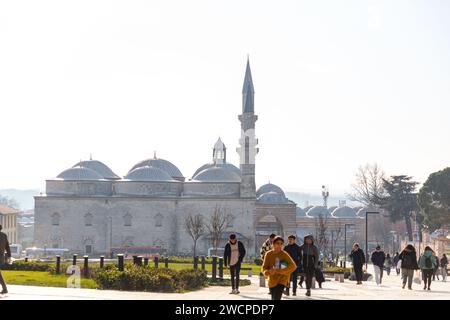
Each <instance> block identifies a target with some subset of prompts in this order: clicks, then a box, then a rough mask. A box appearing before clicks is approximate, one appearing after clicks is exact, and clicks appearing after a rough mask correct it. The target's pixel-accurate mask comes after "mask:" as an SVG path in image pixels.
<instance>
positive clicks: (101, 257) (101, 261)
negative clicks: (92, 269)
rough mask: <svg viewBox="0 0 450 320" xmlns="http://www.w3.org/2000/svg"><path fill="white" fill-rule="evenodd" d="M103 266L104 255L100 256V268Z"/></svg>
mask: <svg viewBox="0 0 450 320" xmlns="http://www.w3.org/2000/svg"><path fill="white" fill-rule="evenodd" d="M104 266H105V256H100V269H103V267H104Z"/></svg>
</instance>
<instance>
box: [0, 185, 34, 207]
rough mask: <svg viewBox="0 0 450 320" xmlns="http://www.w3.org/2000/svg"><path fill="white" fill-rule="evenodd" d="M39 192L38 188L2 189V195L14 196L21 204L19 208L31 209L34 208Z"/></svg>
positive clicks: (0, 192)
mask: <svg viewBox="0 0 450 320" xmlns="http://www.w3.org/2000/svg"><path fill="white" fill-rule="evenodd" d="M38 194H39V190H38V189H30V190H18V189H0V195H2V196H4V197H8V198H12V199H14V200H16V201H17V203H18V204H19V209H21V210H30V209H33V208H34V198H33V196H36V195H38Z"/></svg>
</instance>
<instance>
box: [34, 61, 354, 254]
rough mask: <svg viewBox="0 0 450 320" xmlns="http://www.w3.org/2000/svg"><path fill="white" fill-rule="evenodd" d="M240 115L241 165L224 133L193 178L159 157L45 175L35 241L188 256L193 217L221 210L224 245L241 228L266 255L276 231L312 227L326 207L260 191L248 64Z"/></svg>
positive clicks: (207, 244)
mask: <svg viewBox="0 0 450 320" xmlns="http://www.w3.org/2000/svg"><path fill="white" fill-rule="evenodd" d="M238 119H239V121H240V123H241V134H240V139H239V147H238V148H237V151H238V153H239V157H240V164H239V165H238V166H236V165H233V164H231V163H229V162H227V157H226V155H227V148H226V147H225V144H224V143H223V142H222V141H221V140H220V138H219V140H218V141H217V142H216V143H215V145H214V147H213V156H212V159H211V160H210V162H208V163H206V164H204V165H202V166H200V167H199V168H198V169H197V170H196V171H195V172H194V174H193V175H192V177H191V178H187V177H186V176H185V175H183V173H182V172H181V171H180V170H179V169H178V168H177V166H175V165H174V164H173V163H172V162H170V161H168V160H165V159H161V158H158V157H156V154H155V155H154V156H153V157H152V158H149V159H146V160H143V161H140V162H138V163H137V164H135V165H134V166H132V167H131V169H130V171H129V172H128V173H127V174H126V175H125V176H124V177H120V176H118V175H117V174H115V173H114V172H113V171H112V170H111V169H110V168H109V167H108V166H107V165H105V164H104V163H102V162H100V161H97V160H92V159H90V160H87V161H80V162H78V163H77V164H75V165H74V166H73V167H71V168H68V169H66V170H64V171H62V172H61V173H60V174H59V175H57V177H56V178H53V179H48V180H46V192H45V194H42V195H39V196H36V197H35V244H36V245H37V246H39V247H47V248H50V247H52V248H67V249H69V250H70V252H72V253H78V254H88V255H90V256H98V255H105V254H106V255H108V254H109V252H111V251H112V249H113V248H117V247H120V248H123V247H155V248H158V249H159V250H160V252H161V253H163V254H170V255H175V254H177V255H188V254H190V253H191V252H192V248H193V241H192V239H191V238H190V236H189V235H188V233H187V231H186V229H185V221H186V217H187V216H188V215H196V214H201V215H203V217H204V220H205V221H208V220H209V219H210V217H211V216H212V215H213V214H214V212H215V211H216V210H220V211H222V212H226V213H227V214H230V215H231V216H232V220H231V221H230V222H229V223H228V225H227V229H226V231H225V232H224V233H223V235H222V240H221V242H222V243H221V246H222V244H224V243H225V241H226V239H227V238H228V235H229V234H230V233H236V234H237V236H238V237H239V239H240V240H241V241H243V242H244V244H245V245H246V247H247V248H248V249H247V252H248V255H249V256H258V255H259V247H260V245H261V244H262V242H263V241H264V240H265V239H266V238H267V236H268V235H269V234H270V233H272V232H274V233H277V234H280V235H283V236H287V235H289V234H295V233H298V234H299V235H302V234H303V233H305V232H310V229H311V230H312V228H313V227H314V221H313V220H314V219H312V218H313V217H314V216H315V215H316V216H317V214H320V213H319V211H320V210H321V209H320V208H317V207H314V208H309V210H307V211H305V210H303V209H300V208H297V205H296V203H294V202H293V201H291V200H289V199H288V198H287V197H286V195H285V193H284V191H283V190H282V189H281V188H280V187H278V186H277V185H275V184H271V183H268V184H265V185H263V186H260V187H259V188H258V189H257V188H256V185H255V159H256V154H257V153H258V148H257V147H256V146H257V144H258V140H257V139H256V137H255V123H256V121H257V119H258V117H257V115H255V108H254V87H253V80H252V75H251V70H250V64H249V62H248V61H247V66H246V71H245V77H244V85H243V89H242V113H241V114H240V115H239V116H238ZM323 209H324V210H326V211H327V214H328V210H327V209H326V208H323ZM316 211H317V212H316ZM324 212H325V211H324ZM331 215H333V216H336V217H339V216H340V215H342V216H343V217H346V218H349V215H351V216H352V217H351V220H360V218H358V217H357V215H356V213H355V214H352V213H349V211H348V210H347V209H345V208H336V209H335V210H334V211H333V214H331ZM302 221H303V222H302ZM211 246H212V244H211V239H210V236H208V235H207V234H205V236H203V237H202V238H200V240H199V242H198V245H197V253H198V254H199V255H202V254H207V253H208V249H209V248H211Z"/></svg>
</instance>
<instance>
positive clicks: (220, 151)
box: [213, 137, 227, 164]
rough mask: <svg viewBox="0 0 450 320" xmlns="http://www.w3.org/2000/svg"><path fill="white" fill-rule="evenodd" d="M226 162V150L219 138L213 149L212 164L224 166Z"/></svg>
mask: <svg viewBox="0 0 450 320" xmlns="http://www.w3.org/2000/svg"><path fill="white" fill-rule="evenodd" d="M226 161H227V148H226V147H225V144H224V143H223V142H222V140H221V139H220V137H219V140H217V142H216V143H215V144H214V148H213V163H214V164H224V163H225V162H226Z"/></svg>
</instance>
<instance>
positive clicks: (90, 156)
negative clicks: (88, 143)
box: [89, 152, 92, 160]
mask: <svg viewBox="0 0 450 320" xmlns="http://www.w3.org/2000/svg"><path fill="white" fill-rule="evenodd" d="M89 160H92V152H91V153H90V154H89Z"/></svg>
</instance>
